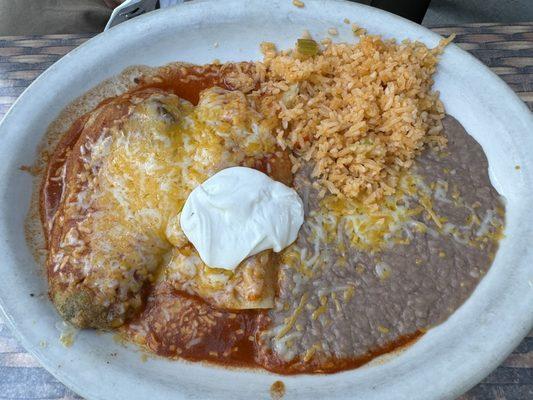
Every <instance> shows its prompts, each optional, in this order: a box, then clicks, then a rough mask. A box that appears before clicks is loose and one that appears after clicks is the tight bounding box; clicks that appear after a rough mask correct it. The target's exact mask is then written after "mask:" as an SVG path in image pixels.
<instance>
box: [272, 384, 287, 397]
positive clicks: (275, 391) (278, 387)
mask: <svg viewBox="0 0 533 400" xmlns="http://www.w3.org/2000/svg"><path fill="white" fill-rule="evenodd" d="M270 396H271V397H272V399H274V400H279V399H281V398H283V396H285V384H284V383H283V382H282V381H276V382H274V383H273V384H272V386H270Z"/></svg>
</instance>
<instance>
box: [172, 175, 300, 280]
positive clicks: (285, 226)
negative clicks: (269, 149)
mask: <svg viewBox="0 0 533 400" xmlns="http://www.w3.org/2000/svg"><path fill="white" fill-rule="evenodd" d="M303 220H304V208H303V203H302V200H301V199H300V197H299V196H298V194H297V193H296V191H295V190H294V189H292V188H290V187H288V186H285V185H284V184H283V183H280V182H277V181H275V180H273V179H271V178H270V177H269V176H267V175H265V174H263V173H262V172H260V171H257V170H255V169H252V168H246V167H232V168H227V169H224V170H222V171H220V172H218V173H216V174H215V175H213V176H212V177H210V178H209V179H207V180H206V181H205V182H203V183H202V184H201V185H200V186H198V187H196V188H195V189H194V190H193V191H192V192H191V194H190V195H189V197H188V198H187V201H186V202H185V205H184V206H183V210H182V212H181V217H180V225H181V229H182V230H183V232H184V233H185V235H186V236H187V238H188V239H189V241H190V242H191V243H192V244H193V245H194V247H195V248H196V250H197V251H198V253H199V255H200V258H201V259H202V260H203V262H204V263H205V264H207V265H208V266H210V267H213V268H224V269H228V270H234V269H235V268H236V267H237V266H238V265H239V264H240V263H241V261H243V260H244V259H245V258H247V257H249V256H252V255H254V254H257V253H259V252H261V251H263V250H267V249H273V250H274V251H275V252H280V251H281V250H283V249H284V248H285V247H287V246H288V245H290V244H291V243H292V242H294V241H295V240H296V236H297V235H298V231H299V230H300V227H301V226H302V223H303Z"/></svg>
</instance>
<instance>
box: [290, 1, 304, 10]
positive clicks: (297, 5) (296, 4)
mask: <svg viewBox="0 0 533 400" xmlns="http://www.w3.org/2000/svg"><path fill="white" fill-rule="evenodd" d="M292 4H293V5H294V6H296V7H298V8H303V7H305V3H304V2H303V1H301V0H292Z"/></svg>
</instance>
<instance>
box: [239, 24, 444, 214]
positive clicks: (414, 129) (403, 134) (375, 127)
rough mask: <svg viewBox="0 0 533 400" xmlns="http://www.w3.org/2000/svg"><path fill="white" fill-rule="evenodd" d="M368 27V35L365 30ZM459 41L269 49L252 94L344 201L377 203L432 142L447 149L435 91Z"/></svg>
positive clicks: (296, 161) (365, 39) (322, 182)
mask: <svg viewBox="0 0 533 400" xmlns="http://www.w3.org/2000/svg"><path fill="white" fill-rule="evenodd" d="M360 32H362V31H360ZM452 39H453V37H451V38H449V39H445V40H443V41H441V43H440V44H439V45H438V46H437V47H435V48H433V49H428V48H427V47H426V46H425V45H424V44H422V43H420V42H410V41H403V42H401V43H397V42H395V41H394V40H382V39H381V38H380V37H379V36H372V35H366V34H364V33H362V34H361V37H360V41H359V42H358V43H356V44H346V43H340V44H331V45H329V46H327V47H326V48H325V49H323V51H322V52H321V53H320V54H318V55H316V56H313V57H303V56H302V55H301V54H298V52H297V51H296V50H294V51H289V52H283V53H280V52H277V51H276V50H275V46H274V45H272V44H270V43H269V44H268V45H263V46H262V50H263V54H264V56H265V57H264V60H263V62H258V63H256V66H255V67H256V69H257V70H260V71H262V79H260V81H259V86H258V89H256V90H255V91H253V92H251V93H250V95H249V97H250V99H251V101H252V102H254V103H255V104H256V107H257V108H258V109H259V111H261V112H262V113H263V115H265V116H266V118H267V119H269V120H271V121H276V122H273V124H277V127H276V128H275V132H276V136H277V141H278V143H280V144H282V147H286V148H288V149H290V150H291V151H292V152H293V156H292V157H291V159H292V161H293V165H294V168H293V170H294V171H296V170H298V169H299V168H300V167H301V165H302V160H310V162H311V163H312V164H313V165H314V169H313V173H312V174H313V177H314V178H315V179H316V180H317V182H318V184H319V186H320V187H321V188H322V190H321V192H322V194H324V193H326V191H327V192H330V193H332V194H335V195H338V196H340V197H346V198H352V199H358V200H362V201H364V202H365V203H368V204H372V203H375V202H376V201H377V200H379V199H381V198H382V197H383V196H386V195H390V194H394V193H395V191H396V187H397V185H398V180H399V177H400V175H401V174H402V173H403V172H404V171H405V170H406V169H407V168H409V167H410V166H411V165H412V164H413V160H414V158H415V157H416V155H417V154H419V153H420V151H421V150H422V149H423V148H424V147H425V146H426V145H430V146H435V147H439V148H442V147H444V146H445V145H446V139H445V138H444V137H443V136H442V135H441V131H442V122H441V120H442V119H443V118H444V107H443V105H442V103H441V102H440V100H439V98H438V93H437V92H435V91H433V90H432V85H433V74H434V73H435V71H436V67H437V62H438V57H439V55H440V54H441V53H442V51H443V49H444V47H445V46H446V45H447V44H448V43H449V42H450V41H451V40H452Z"/></svg>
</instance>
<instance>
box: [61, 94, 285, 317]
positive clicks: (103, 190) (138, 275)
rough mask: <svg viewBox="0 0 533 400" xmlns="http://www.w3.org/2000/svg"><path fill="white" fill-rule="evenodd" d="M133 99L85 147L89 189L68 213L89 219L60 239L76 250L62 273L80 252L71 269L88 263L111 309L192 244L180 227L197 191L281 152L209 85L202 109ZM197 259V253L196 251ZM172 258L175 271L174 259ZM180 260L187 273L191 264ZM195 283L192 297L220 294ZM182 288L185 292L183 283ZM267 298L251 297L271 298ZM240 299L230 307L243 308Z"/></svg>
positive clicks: (86, 269) (254, 119)
mask: <svg viewBox="0 0 533 400" xmlns="http://www.w3.org/2000/svg"><path fill="white" fill-rule="evenodd" d="M132 102H133V104H134V105H133V106H132V108H131V110H130V112H129V115H128V116H127V118H125V119H124V120H122V121H117V123H115V125H114V126H113V127H112V128H110V129H109V130H108V131H104V132H102V134H101V135H100V137H99V138H98V139H97V140H96V141H95V142H94V143H89V144H86V148H85V149H82V154H83V155H84V156H83V164H84V168H85V172H84V175H83V176H81V175H80V176H79V177H78V178H79V179H80V180H83V179H82V178H86V179H87V185H82V187H83V190H81V191H80V192H79V193H78V194H77V198H76V201H75V202H74V203H72V204H70V207H74V208H75V209H76V210H77V212H78V213H79V214H80V215H84V214H85V217H84V218H81V219H80V220H79V222H77V224H76V226H75V227H73V228H72V229H71V230H70V231H69V232H68V234H66V235H65V236H64V237H63V238H62V246H67V247H69V251H68V252H63V253H60V254H58V256H57V257H56V258H57V260H55V261H56V262H57V268H61V265H64V260H65V257H66V256H68V254H67V253H69V252H71V251H72V249H73V248H74V249H75V251H77V256H76V258H75V259H74V258H73V259H71V260H70V261H71V263H78V264H82V265H78V266H77V267H78V268H80V269H82V270H83V273H84V275H85V284H88V285H89V286H93V287H95V288H97V289H98V290H97V292H98V293H99V296H100V298H99V299H97V300H100V302H102V303H104V304H106V303H107V302H109V299H112V298H113V296H115V294H116V293H118V296H119V299H121V300H122V301H123V300H125V299H129V298H130V297H131V294H132V293H139V292H140V289H141V287H142V285H143V284H144V282H146V280H150V281H153V280H154V279H156V275H157V271H158V269H159V266H161V265H162V264H163V263H165V262H167V261H165V260H166V259H167V258H168V257H165V255H166V254H167V253H168V252H169V251H170V249H171V247H172V245H174V246H178V247H181V246H184V245H186V244H187V242H186V240H185V239H184V238H183V235H182V232H181V231H180V229H179V224H177V223H176V222H177V221H179V214H178V213H179V210H180V209H181V207H182V206H183V204H184V202H185V200H186V198H187V196H188V195H189V193H190V192H191V191H192V190H193V189H194V188H195V187H196V186H197V185H199V184H200V183H201V182H202V181H204V180H205V179H206V178H207V177H209V176H211V175H213V174H214V173H216V172H217V171H219V170H221V169H223V168H227V167H230V166H235V165H242V164H245V165H246V164H247V163H250V164H253V163H254V162H255V160H258V159H261V158H262V157H265V156H266V155H268V154H270V153H272V152H274V151H275V150H276V145H275V140H274V138H273V137H272V136H271V134H270V131H269V129H267V128H266V127H264V126H263V125H262V124H261V117H260V115H259V114H258V113H257V112H255V111H254V110H253V109H252V108H251V107H250V105H249V104H248V102H247V100H246V98H245V97H244V95H243V94H242V93H240V92H230V91H225V90H222V89H220V88H213V89H209V90H207V91H204V92H203V93H202V95H201V98H200V102H199V104H198V106H197V107H194V106H193V105H191V104H190V103H188V102H186V101H184V100H181V99H180V98H178V97H176V96H173V95H162V94H155V95H152V96H151V97H149V98H147V99H134V100H133V101H132ZM83 238H85V239H86V240H84V239H83ZM89 239H90V240H89ZM191 254H192V257H195V254H196V252H195V250H194V249H192V250H191ZM171 258H172V260H173V261H172V263H173V264H174V267H175V264H176V260H177V259H176V257H171ZM180 262H182V264H183V265H182V267H180V268H183V269H186V270H187V269H190V268H189V264H190V260H181V261H180ZM259 264H260V265H261V268H267V267H268V268H270V266H268V265H264V264H261V263H259ZM201 267H202V268H204V269H205V268H207V267H205V266H204V265H203V263H202V265H201ZM193 279H197V282H196V283H195V284H194V285H192V286H191V287H192V288H193V290H192V292H195V293H197V294H205V293H208V292H210V291H217V290H220V287H219V285H218V284H216V282H214V281H207V280H205V279H203V277H202V276H200V275H195V277H194V278H193ZM176 284H177V286H178V287H180V288H181V285H182V281H179V280H178V281H177V282H176ZM239 284H240V283H235V285H239ZM263 289H264V288H263ZM243 290H245V289H243ZM264 292H265V293H262V292H259V293H258V292H257V290H256V291H255V292H254V294H253V296H252V297H254V298H255V300H257V299H259V298H261V296H262V295H263V294H265V295H267V296H270V297H271V296H273V293H271V292H270V291H268V290H265V291H264ZM226 297H227V296H226ZM234 297H235V298H232V299H231V301H229V300H228V301H227V303H228V304H230V303H231V305H235V304H236V303H238V301H239V298H238V296H234ZM134 301H140V300H139V299H138V298H136V299H135V300H134ZM267 303H268V301H267ZM237 308H240V307H237Z"/></svg>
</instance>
